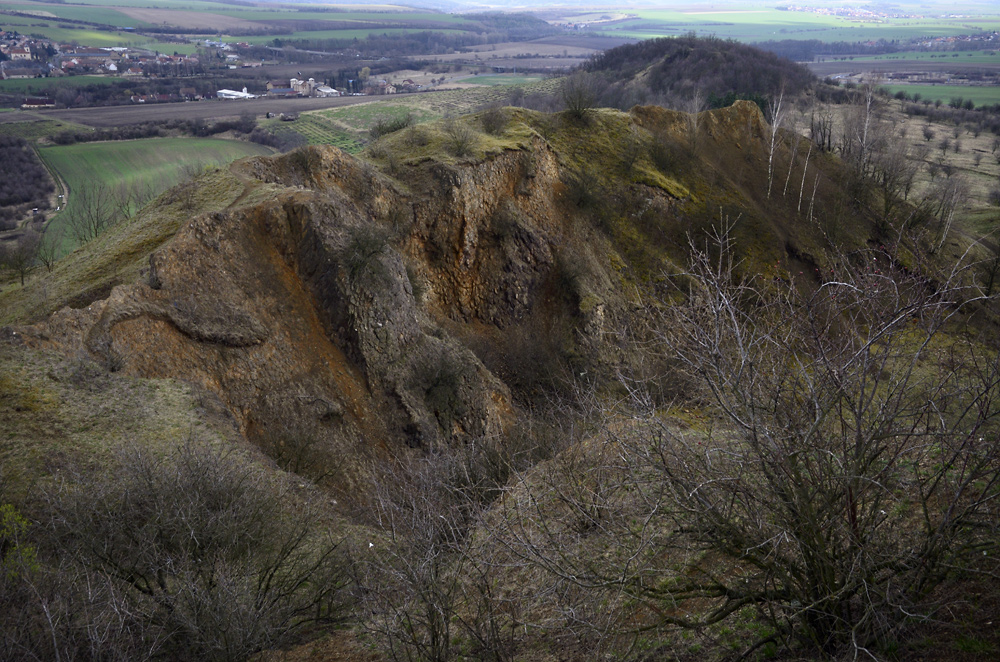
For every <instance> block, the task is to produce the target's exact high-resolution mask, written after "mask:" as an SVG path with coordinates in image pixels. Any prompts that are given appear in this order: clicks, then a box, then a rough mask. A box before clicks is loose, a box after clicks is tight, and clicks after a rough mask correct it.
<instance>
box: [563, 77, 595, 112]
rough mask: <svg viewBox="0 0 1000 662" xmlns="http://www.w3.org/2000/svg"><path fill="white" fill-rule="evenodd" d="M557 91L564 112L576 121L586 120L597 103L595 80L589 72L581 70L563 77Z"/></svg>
mask: <svg viewBox="0 0 1000 662" xmlns="http://www.w3.org/2000/svg"><path fill="white" fill-rule="evenodd" d="M559 92H560V97H561V98H562V102H563V104H564V105H565V106H566V112H567V113H568V114H569V116H570V117H572V118H573V119H576V120H578V121H584V120H586V119H587V118H588V117H589V116H590V114H591V112H593V108H594V105H595V104H596V103H597V96H598V94H597V85H596V81H595V79H594V77H593V76H592V75H591V74H587V73H585V72H582V71H578V72H576V73H574V74H573V75H571V76H568V77H566V78H564V79H563V83H562V86H561V87H560V89H559Z"/></svg>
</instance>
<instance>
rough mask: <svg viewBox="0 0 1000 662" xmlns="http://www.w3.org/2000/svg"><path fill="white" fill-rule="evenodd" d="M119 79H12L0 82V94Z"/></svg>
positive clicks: (73, 77) (110, 81)
mask: <svg viewBox="0 0 1000 662" xmlns="http://www.w3.org/2000/svg"><path fill="white" fill-rule="evenodd" d="M120 80H121V79H120V78H108V77H106V76H66V77H60V78H12V79H10V80H0V92H6V93H11V92H16V93H18V94H40V93H44V92H46V91H49V90H52V89H53V88H57V87H82V86H84V85H110V84H112V83H114V82H117V81H120Z"/></svg>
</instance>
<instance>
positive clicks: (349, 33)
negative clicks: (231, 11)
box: [234, 27, 464, 45]
mask: <svg viewBox="0 0 1000 662" xmlns="http://www.w3.org/2000/svg"><path fill="white" fill-rule="evenodd" d="M427 29H428V28H426V27H424V28H377V27H372V28H361V29H344V30H311V31H308V32H289V33H285V34H268V35H251V36H248V37H239V38H238V39H239V41H245V42H247V43H248V44H258V45H260V44H270V43H272V42H273V41H274V40H275V39H283V40H287V39H367V38H368V37H369V36H371V35H377V36H381V35H390V36H392V35H401V34H408V33H410V32H426V31H427ZM434 32H439V33H441V34H457V33H461V32H464V30H454V29H435V30H434ZM234 39H235V38H234Z"/></svg>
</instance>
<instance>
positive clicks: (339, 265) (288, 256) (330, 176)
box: [21, 141, 563, 454]
mask: <svg viewBox="0 0 1000 662" xmlns="http://www.w3.org/2000/svg"><path fill="white" fill-rule="evenodd" d="M234 167H235V168H237V169H238V170H239V171H240V172H241V173H242V174H243V175H244V176H246V177H248V178H251V179H254V180H257V181H261V182H265V183H269V184H272V185H273V184H278V185H279V188H278V190H279V191H280V193H279V194H278V195H274V196H270V197H269V198H268V199H267V200H266V201H264V202H260V203H257V204H254V205H251V206H246V207H237V208H234V209H231V210H228V211H225V212H219V213H212V214H208V215H203V216H199V217H196V218H194V219H192V220H191V221H190V222H189V223H188V224H187V225H185V226H184V227H183V229H182V230H181V231H180V232H179V233H178V234H177V235H176V236H175V237H174V239H173V240H172V241H171V242H170V243H169V244H168V245H166V246H165V247H163V248H161V249H160V250H158V251H156V252H155V253H153V254H152V255H151V257H150V269H149V274H148V279H147V282H144V283H135V284H130V285H121V286H118V287H116V288H115V289H114V290H113V291H112V293H111V295H110V296H109V297H108V298H107V299H105V300H103V301H99V302H95V303H94V304H92V305H91V306H89V307H87V308H84V309H69V308H67V309H64V310H63V311H61V312H59V313H58V314H56V315H54V316H53V317H52V318H51V319H50V320H48V321H47V322H45V323H43V324H40V325H36V326H34V327H27V328H24V329H21V335H22V337H23V338H25V339H26V340H25V342H27V343H28V344H31V345H35V346H47V347H55V348H58V349H61V350H63V351H66V352H81V351H82V352H86V353H88V354H90V355H91V356H93V357H95V358H98V359H99V360H101V361H103V362H104V363H105V364H106V365H107V366H108V367H109V368H110V369H112V370H120V371H124V372H127V373H131V374H136V375H141V376H145V377H170V378H180V379H184V380H187V381H190V382H193V383H196V384H199V385H201V386H202V387H204V388H206V389H208V390H210V391H212V392H214V393H216V394H217V395H218V396H219V397H220V398H221V399H222V400H223V402H224V403H225V404H226V405H227V406H228V408H229V409H230V410H231V411H232V412H233V414H234V416H235V418H236V420H237V421H238V423H239V425H240V427H241V429H242V430H243V431H244V433H246V434H247V435H249V436H250V437H258V438H259V439H261V440H263V439H265V438H270V437H271V436H272V433H273V432H274V431H275V430H280V431H282V432H283V434H286V435H292V436H294V435H295V434H298V433H299V432H300V431H308V434H313V435H319V437H320V438H321V440H320V444H321V445H323V446H324V447H325V449H326V452H327V453H332V454H333V453H354V454H356V453H358V452H359V451H361V450H365V449H367V450H370V451H373V452H379V451H380V450H382V449H385V448H387V447H391V446H392V445H393V444H394V443H396V442H398V441H403V442H405V443H407V444H409V445H412V446H423V447H432V446H434V445H436V444H442V443H462V442H464V441H466V440H470V439H474V438H477V437H482V436H485V435H498V434H502V433H503V431H504V429H505V427H506V426H507V425H508V424H509V422H510V418H511V415H512V398H511V393H510V391H509V389H508V387H507V386H506V385H505V384H504V383H503V382H501V381H500V379H498V378H497V377H496V376H495V375H494V374H493V373H492V372H491V371H490V370H488V369H487V368H486V367H485V366H484V365H483V363H482V362H481V361H480V360H479V359H478V358H477V356H476V355H475V354H474V353H473V352H472V351H470V350H469V349H468V348H467V347H466V346H465V345H464V344H463V343H461V342H459V341H458V340H457V339H456V338H455V337H454V334H453V333H450V332H448V331H445V330H444V329H443V326H447V325H448V324H449V323H456V322H457V323H463V324H466V323H483V324H490V325H493V326H495V327H496V328H500V329H502V328H503V327H504V326H505V325H509V324H510V323H512V322H515V321H516V320H518V319H521V318H523V317H524V316H525V315H526V314H527V313H528V311H529V310H530V309H531V307H532V305H533V302H534V300H535V298H536V297H537V293H538V290H539V289H540V287H541V284H542V283H543V281H545V279H546V278H548V277H550V275H551V272H552V270H553V267H554V264H555V258H554V246H555V245H556V244H557V243H558V242H559V241H560V238H561V236H562V233H563V229H562V227H561V221H560V219H561V215H560V213H559V212H558V210H557V209H556V203H555V197H554V191H555V190H556V189H557V188H558V186H559V185H560V184H559V172H558V167H557V165H556V162H555V157H554V155H553V154H552V153H551V151H550V150H549V149H548V147H547V146H546V145H545V143H544V142H543V141H536V143H535V144H534V146H533V148H532V149H530V150H526V151H520V150H511V151H507V152H503V153H501V154H499V155H498V156H496V157H494V158H491V159H488V160H486V161H485V162H482V163H479V164H475V165H473V166H469V167H462V168H457V167H449V166H443V165H438V166H435V167H430V168H427V169H425V171H424V172H422V173H421V176H422V177H424V180H425V182H426V184H427V188H426V189H425V190H423V191H422V192H420V193H417V194H413V193H403V192H400V191H399V190H398V188H397V187H396V186H395V185H393V183H392V182H391V181H389V180H388V179H386V178H384V177H382V176H381V175H379V174H378V173H377V172H376V171H374V170H373V169H372V168H370V167H368V166H365V165H364V164H362V163H361V162H359V161H357V160H355V159H353V158H352V157H349V156H347V155H345V154H343V153H342V152H340V151H339V150H336V149H333V148H329V149H324V148H309V149H306V150H302V151H299V152H296V153H293V154H290V155H285V156H281V157H274V158H270V159H267V158H259V159H251V160H249V161H246V162H243V163H240V164H238V165H236V166H234ZM414 282H416V283H417V285H416V287H415V286H414ZM303 403H307V404H308V403H311V404H308V406H304V405H303ZM315 403H320V404H319V405H318V406H313V405H314V404H315ZM302 433H303V434H304V433H305V432H302Z"/></svg>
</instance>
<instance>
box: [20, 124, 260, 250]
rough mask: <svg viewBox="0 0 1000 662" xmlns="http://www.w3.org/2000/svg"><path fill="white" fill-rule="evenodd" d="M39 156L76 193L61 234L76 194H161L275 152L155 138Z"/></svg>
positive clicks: (60, 223)
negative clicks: (204, 173)
mask: <svg viewBox="0 0 1000 662" xmlns="http://www.w3.org/2000/svg"><path fill="white" fill-rule="evenodd" d="M39 153H40V154H41V156H42V158H43V159H44V160H45V162H46V164H47V165H48V166H49V167H50V168H52V169H53V170H55V171H56V172H57V173H58V174H59V176H60V177H61V178H62V180H63V181H64V182H66V184H67V186H68V187H69V189H70V195H69V204H68V205H67V207H66V209H65V210H64V212H62V213H60V214H57V215H56V216H55V217H53V219H52V221H51V223H50V229H53V230H56V231H59V230H60V229H64V228H65V224H66V223H67V220H68V219H67V217H68V216H70V215H72V214H73V213H74V212H75V211H76V209H77V208H76V206H75V201H74V196H73V191H74V189H75V190H80V189H81V188H82V187H83V186H90V185H99V186H101V185H103V186H106V187H111V188H114V187H117V186H119V185H121V184H125V185H132V184H142V185H146V186H149V187H151V189H152V192H153V194H154V195H156V194H159V193H161V192H163V191H165V190H166V189H168V188H170V187H171V186H173V185H174V184H176V183H178V182H179V181H181V180H183V179H184V178H185V177H186V176H188V174H189V173H191V172H197V171H200V170H203V169H204V168H206V167H208V166H214V165H220V164H226V163H229V162H231V161H233V160H235V159H237V158H241V157H244V156H252V155H259V154H270V153H271V150H270V149H269V148H267V147H263V146H261V145H257V144H254V143H247V142H239V141H234V140H221V139H217V138H150V139H147V140H128V141H114V142H98V143H83V144H78V145H61V146H54V147H43V148H41V149H40V150H39ZM63 242H64V244H63V245H64V248H66V249H70V248H72V247H73V244H72V242H71V238H70V237H69V234H68V233H64V238H63Z"/></svg>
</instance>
